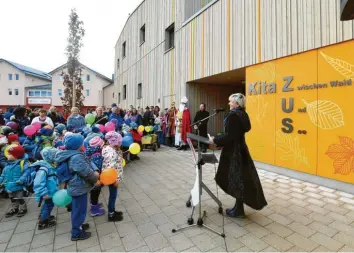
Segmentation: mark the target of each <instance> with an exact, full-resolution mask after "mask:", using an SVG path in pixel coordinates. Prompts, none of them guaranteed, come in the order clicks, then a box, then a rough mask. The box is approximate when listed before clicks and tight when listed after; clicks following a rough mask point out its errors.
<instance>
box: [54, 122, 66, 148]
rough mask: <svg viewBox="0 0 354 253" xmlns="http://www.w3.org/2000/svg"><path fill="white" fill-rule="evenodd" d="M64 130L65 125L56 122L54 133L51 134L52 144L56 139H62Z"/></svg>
mask: <svg viewBox="0 0 354 253" xmlns="http://www.w3.org/2000/svg"><path fill="white" fill-rule="evenodd" d="M65 131H66V126H65V125H64V124H58V125H57V126H56V127H54V134H53V139H54V146H55V145H56V143H57V142H58V141H63V140H64V134H65Z"/></svg>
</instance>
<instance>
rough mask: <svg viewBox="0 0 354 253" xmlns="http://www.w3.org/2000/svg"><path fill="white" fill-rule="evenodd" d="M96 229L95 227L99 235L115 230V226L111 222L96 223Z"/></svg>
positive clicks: (111, 232)
mask: <svg viewBox="0 0 354 253" xmlns="http://www.w3.org/2000/svg"><path fill="white" fill-rule="evenodd" d="M96 229H97V233H98V236H100V237H101V236H105V235H109V234H113V233H116V232H117V228H116V226H115V224H114V223H113V222H106V223H103V224H98V225H97V227H96Z"/></svg>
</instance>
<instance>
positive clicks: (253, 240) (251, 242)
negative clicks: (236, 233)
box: [239, 234, 268, 251]
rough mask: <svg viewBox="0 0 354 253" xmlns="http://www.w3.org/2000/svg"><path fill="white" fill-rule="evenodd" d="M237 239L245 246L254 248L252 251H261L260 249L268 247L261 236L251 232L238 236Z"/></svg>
mask: <svg viewBox="0 0 354 253" xmlns="http://www.w3.org/2000/svg"><path fill="white" fill-rule="evenodd" d="M239 240H240V241H241V242H242V243H243V244H244V245H245V246H246V247H247V248H249V249H251V250H254V251H261V250H263V249H265V248H267V247H268V244H267V243H265V242H264V241H263V238H262V240H261V239H259V238H257V237H255V236H253V235H251V234H247V235H244V236H242V237H240V238H239Z"/></svg>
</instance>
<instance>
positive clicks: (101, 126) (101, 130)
mask: <svg viewBox="0 0 354 253" xmlns="http://www.w3.org/2000/svg"><path fill="white" fill-rule="evenodd" d="M97 127H98V128H99V129H100V132H101V133H104V131H105V127H104V125H101V124H97Z"/></svg>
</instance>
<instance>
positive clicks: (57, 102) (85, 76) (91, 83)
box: [49, 63, 113, 113]
mask: <svg viewBox="0 0 354 253" xmlns="http://www.w3.org/2000/svg"><path fill="white" fill-rule="evenodd" d="M80 68H81V78H82V81H83V86H84V90H83V95H84V97H85V100H84V108H83V110H84V111H83V112H84V113H85V112H86V110H88V109H90V110H91V109H95V108H96V107H97V106H102V105H103V87H104V86H107V85H109V84H111V83H113V80H112V79H110V78H108V77H106V76H104V75H102V74H100V73H98V72H97V71H95V70H93V69H90V68H89V67H87V66H85V65H84V64H82V63H80ZM62 72H64V73H67V64H64V65H61V66H60V67H58V68H56V69H54V70H53V71H51V72H50V73H49V74H50V75H51V76H52V105H54V106H56V107H57V108H58V109H59V110H61V107H62V101H61V99H60V98H61V97H62V96H63V95H64V86H63V77H62Z"/></svg>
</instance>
